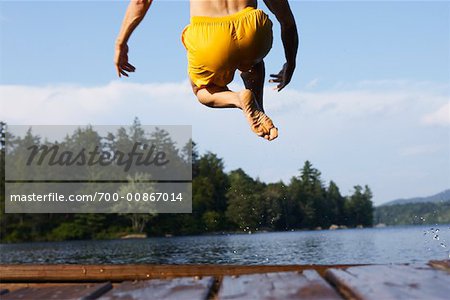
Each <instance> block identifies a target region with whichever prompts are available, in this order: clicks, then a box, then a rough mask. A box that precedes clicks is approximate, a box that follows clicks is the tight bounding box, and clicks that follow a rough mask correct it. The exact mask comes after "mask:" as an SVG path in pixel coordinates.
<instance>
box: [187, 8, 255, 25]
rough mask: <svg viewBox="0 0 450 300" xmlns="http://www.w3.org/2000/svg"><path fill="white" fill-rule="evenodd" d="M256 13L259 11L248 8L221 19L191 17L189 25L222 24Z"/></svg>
mask: <svg viewBox="0 0 450 300" xmlns="http://www.w3.org/2000/svg"><path fill="white" fill-rule="evenodd" d="M256 11H260V9H256V8H254V7H251V6H248V7H246V8H244V9H243V10H241V11H238V12H237V13H234V14H231V15H227V16H222V17H207V16H193V17H191V23H192V24H194V23H195V24H198V23H223V22H229V21H234V20H237V19H239V18H242V17H245V16H247V15H250V14H252V13H254V12H256Z"/></svg>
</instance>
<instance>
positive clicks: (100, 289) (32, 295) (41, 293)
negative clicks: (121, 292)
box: [2, 282, 112, 300]
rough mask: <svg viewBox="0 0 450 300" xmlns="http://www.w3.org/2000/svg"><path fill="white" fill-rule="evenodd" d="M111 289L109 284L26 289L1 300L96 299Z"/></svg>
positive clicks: (9, 294)
mask: <svg viewBox="0 0 450 300" xmlns="http://www.w3.org/2000/svg"><path fill="white" fill-rule="evenodd" d="M111 288H112V286H111V283H110V282H106V283H103V284H93V285H85V284H78V285H63V286H49V287H40V288H36V287H26V288H21V289H18V290H15V291H13V292H11V293H8V294H5V295H2V300H15V299H21V300H28V299H29V300H36V299H46V300H47V299H48V300H50V299H58V300H61V299H67V300H68V299H80V300H90V299H96V298H98V297H99V296H101V295H102V294H104V293H106V292H107V291H109V290H110V289H111Z"/></svg>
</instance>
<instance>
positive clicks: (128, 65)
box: [125, 63, 136, 71]
mask: <svg viewBox="0 0 450 300" xmlns="http://www.w3.org/2000/svg"><path fill="white" fill-rule="evenodd" d="M125 65H126V66H127V67H129V68H130V69H132V70H133V71H134V70H136V68H135V67H134V66H133V65H132V64H130V63H126V64H125Z"/></svg>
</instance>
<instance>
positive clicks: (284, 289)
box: [218, 270, 342, 300]
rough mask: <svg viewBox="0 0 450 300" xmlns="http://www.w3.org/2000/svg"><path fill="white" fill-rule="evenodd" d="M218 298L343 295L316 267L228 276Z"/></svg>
mask: <svg viewBox="0 0 450 300" xmlns="http://www.w3.org/2000/svg"><path fill="white" fill-rule="evenodd" d="M218 298H219V299H233V300H237V299H242V300H247V299H271V300H275V299H282V300H284V299H286V300H288V299H314V300H318V299H323V300H325V299H329V300H336V299H342V298H341V297H340V296H339V295H338V294H337V293H336V291H335V290H334V289H333V288H332V287H331V286H330V285H329V284H328V283H326V282H325V280H323V279H322V278H321V277H320V275H319V274H318V273H317V272H316V271H313V270H309V271H304V272H303V274H302V273H299V272H281V273H265V274H252V275H242V276H226V277H224V278H223V280H222V285H221V287H220V290H219V294H218Z"/></svg>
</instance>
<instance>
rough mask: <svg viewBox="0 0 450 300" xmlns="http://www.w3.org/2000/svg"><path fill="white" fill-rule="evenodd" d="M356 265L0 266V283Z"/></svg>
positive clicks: (112, 280)
mask: <svg viewBox="0 0 450 300" xmlns="http://www.w3.org/2000/svg"><path fill="white" fill-rule="evenodd" d="M349 266H354V265H336V266H326V265H251V266H245V265H244V266H242V265H200V264H198V265H193V264H192V265H145V264H141V265H0V281H1V282H3V283H7V282H12V283H20V282H105V281H111V282H122V281H128V280H131V281H132V280H145V279H154V278H174V277H192V276H214V277H221V276H227V275H242V274H255V273H267V272H288V271H302V270H307V269H314V270H316V271H318V272H319V273H321V274H322V273H324V272H325V270H326V269H328V268H330V267H333V268H345V267H349Z"/></svg>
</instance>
